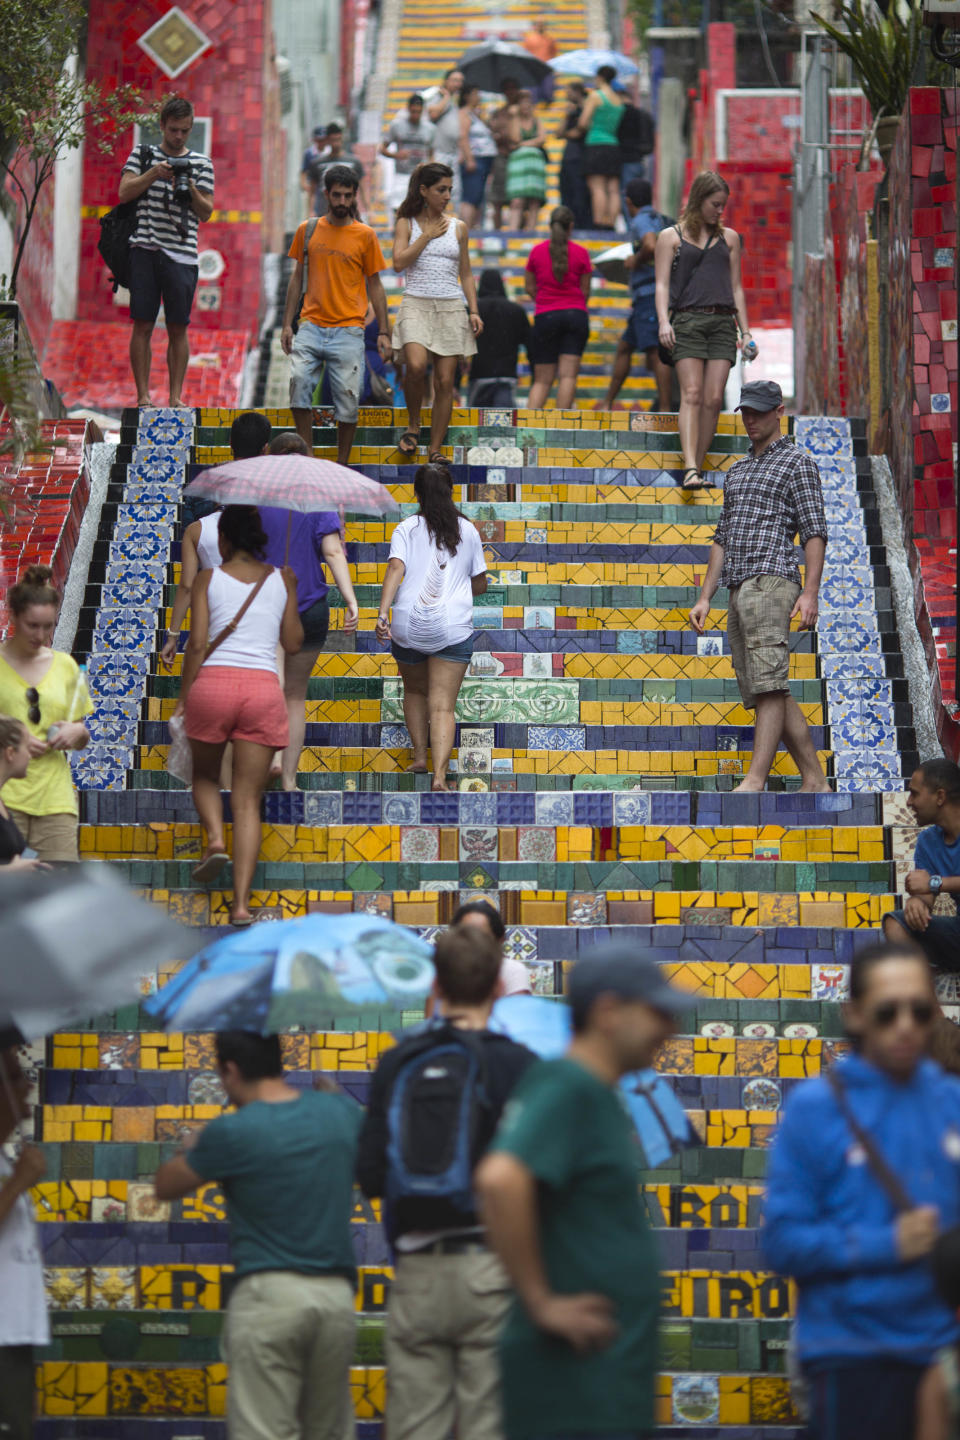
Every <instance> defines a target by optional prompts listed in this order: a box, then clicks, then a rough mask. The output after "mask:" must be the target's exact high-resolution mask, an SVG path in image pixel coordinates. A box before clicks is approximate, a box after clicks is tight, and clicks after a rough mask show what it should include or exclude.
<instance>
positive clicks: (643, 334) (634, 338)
mask: <svg viewBox="0 0 960 1440" xmlns="http://www.w3.org/2000/svg"><path fill="white" fill-rule="evenodd" d="M622 339H623V341H624V342H625V343H626V344H627V345H629V347H630V353H631V355H633V354H635V353H636V352H637V351H639V352H640V353H641V354H644V353H646V351H647V350H656V348H657V345H658V343H659V340H660V329H659V326H658V324H657V307H656V305H654V303H653V296H652V295H651V296H650V297H649V299H647V298H646V297H644V298H643V299H642V300H635V301H634V303H633V309H632V310H631V311H630V319H629V320H628V321H627V328H626V330H624V332H623V337H622Z"/></svg>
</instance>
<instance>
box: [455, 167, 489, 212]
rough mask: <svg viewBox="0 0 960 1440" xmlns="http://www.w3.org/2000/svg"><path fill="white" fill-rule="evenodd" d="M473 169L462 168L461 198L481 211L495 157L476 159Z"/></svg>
mask: <svg viewBox="0 0 960 1440" xmlns="http://www.w3.org/2000/svg"><path fill="white" fill-rule="evenodd" d="M473 167H474V168H473V169H472V170H468V169H467V167H466V166H465V165H461V166H460V185H461V191H460V198H461V200H463V201H464V202H465V203H466V204H467V205H473V206H474V208H475V209H477V210H479V209H480V206H481V205H482V204H483V192H484V190H486V188H487V177H488V176H489V174H490V171H491V169H492V167H493V156H492V155H482V156H478V157H474V162H473Z"/></svg>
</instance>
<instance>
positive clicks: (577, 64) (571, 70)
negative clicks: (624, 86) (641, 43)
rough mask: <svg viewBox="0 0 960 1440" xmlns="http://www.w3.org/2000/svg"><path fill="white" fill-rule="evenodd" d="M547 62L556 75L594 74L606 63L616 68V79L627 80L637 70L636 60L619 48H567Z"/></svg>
mask: <svg viewBox="0 0 960 1440" xmlns="http://www.w3.org/2000/svg"><path fill="white" fill-rule="evenodd" d="M549 64H550V69H551V70H554V71H556V73H557V74H558V75H596V73H597V71H598V70H602V69H603V67H604V66H605V65H608V66H610V68H611V69H613V70H616V72H617V79H618V80H628V79H629V78H630V76H631V75H636V74H637V73H638V71H639V66H638V65H637V64H636V61H634V60H631V59H630V56H629V55H622V54H621V53H620V51H619V50H568V51H567V52H566V54H565V55H556V56H555V57H554V58H553V59H552V60H551V61H550V62H549Z"/></svg>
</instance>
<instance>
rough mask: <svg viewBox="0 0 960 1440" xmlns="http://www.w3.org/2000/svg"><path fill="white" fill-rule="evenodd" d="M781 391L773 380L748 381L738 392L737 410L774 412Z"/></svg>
mask: <svg viewBox="0 0 960 1440" xmlns="http://www.w3.org/2000/svg"><path fill="white" fill-rule="evenodd" d="M782 404H783V391H782V390H781V389H780V386H779V385H778V384H777V382H776V381H775V380H749V381H748V382H747V384H746V385H744V387H743V389H742V390H741V391H740V404H739V405H738V406H737V409H738V410H776V409H777V407H778V406H779V405H782Z"/></svg>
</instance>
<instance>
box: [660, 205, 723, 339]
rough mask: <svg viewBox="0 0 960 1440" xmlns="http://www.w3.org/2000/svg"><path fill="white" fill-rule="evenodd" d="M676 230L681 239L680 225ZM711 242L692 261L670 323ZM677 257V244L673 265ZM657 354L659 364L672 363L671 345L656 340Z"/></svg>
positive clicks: (670, 316) (669, 317) (678, 249)
mask: <svg viewBox="0 0 960 1440" xmlns="http://www.w3.org/2000/svg"><path fill="white" fill-rule="evenodd" d="M676 231H677V234H678V235H679V236H680V239H681V240H682V239H683V231H682V230H681V229H680V226H679V225H678V226H677V227H676ZM713 243H714V242H713V240H708V241H707V243H706V245H704V247H703V249H702V250H701V251H700V253H699V254H698V256H697V258H696V260H695V261H694V262H693V267H692V269H691V271H690V274H689V275H688V276H687V278H686V280H685V282H684V286H683V289H682V290H681V291H680V294H679V295H678V296H677V302H676V304H675V305H674V307H673V309H672V310H671V311H670V313H669V316H668V319H669V321H670V324H671V325H672V324H673V317H674V315H675V314H676V313H677V311H678V310H679V309H680V301H681V300H682V299H683V297H684V295H685V294H686V293H687V286H688V285H689V284H690V281H691V280H692V279H693V277H694V275H696V273H697V266H698V265H699V264H700V262H701V260H702V259H703V257H704V255H706V253H707V251H708V250H709V249H711V247H712V246H713ZM679 258H680V246H679V245H678V246H677V253H676V256H675V257H674V261H673V263H674V265H676V263H677V261H678V260H679ZM657 354H658V355H659V356H660V363H661V365H672V364H673V347H671V348H670V349H667V347H666V345H661V344H660V342H659V341H658V342H657Z"/></svg>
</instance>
